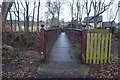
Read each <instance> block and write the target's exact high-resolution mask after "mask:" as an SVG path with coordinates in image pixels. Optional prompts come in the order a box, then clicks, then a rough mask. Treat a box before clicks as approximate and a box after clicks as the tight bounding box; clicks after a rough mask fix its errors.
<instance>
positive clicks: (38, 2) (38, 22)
mask: <svg viewBox="0 0 120 80" xmlns="http://www.w3.org/2000/svg"><path fill="white" fill-rule="evenodd" d="M39 8H40V0H39V2H38V13H37V32H39Z"/></svg>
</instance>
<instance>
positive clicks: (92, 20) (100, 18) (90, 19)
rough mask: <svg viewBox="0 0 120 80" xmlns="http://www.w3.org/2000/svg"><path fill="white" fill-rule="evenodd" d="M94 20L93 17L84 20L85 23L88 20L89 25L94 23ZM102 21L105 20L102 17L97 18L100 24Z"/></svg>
mask: <svg viewBox="0 0 120 80" xmlns="http://www.w3.org/2000/svg"><path fill="white" fill-rule="evenodd" d="M92 18H93V16H90V17H85V18H84V21H83V22H84V23H87V19H88V20H89V23H94V18H93V19H92ZM102 19H103V17H102V16H98V17H97V20H98V22H102Z"/></svg>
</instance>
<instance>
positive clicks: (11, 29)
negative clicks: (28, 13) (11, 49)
mask: <svg viewBox="0 0 120 80" xmlns="http://www.w3.org/2000/svg"><path fill="white" fill-rule="evenodd" d="M9 13H10V32H11V31H12V32H13V28H12V14H11V12H10V11H9Z"/></svg>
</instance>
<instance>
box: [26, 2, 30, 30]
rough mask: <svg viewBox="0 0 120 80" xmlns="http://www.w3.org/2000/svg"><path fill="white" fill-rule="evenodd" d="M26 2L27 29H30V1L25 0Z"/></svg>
mask: <svg viewBox="0 0 120 80" xmlns="http://www.w3.org/2000/svg"><path fill="white" fill-rule="evenodd" d="M25 4H26V22H25V23H26V31H27V32H28V31H29V1H26V2H25Z"/></svg>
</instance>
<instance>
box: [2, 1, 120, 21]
mask: <svg viewBox="0 0 120 80" xmlns="http://www.w3.org/2000/svg"><path fill="white" fill-rule="evenodd" d="M21 1H22V2H24V0H21ZM29 1H30V2H31V5H30V8H29V12H30V13H31V12H32V10H33V3H34V0H29ZM36 1H38V0H36ZM40 1H41V6H40V13H39V14H40V20H45V16H46V15H45V12H46V11H47V8H46V7H45V6H46V2H47V1H48V0H40ZM51 1H54V0H51ZM63 1H64V4H63V5H62V9H61V14H60V19H64V21H66V22H67V21H70V20H71V17H70V9H69V6H68V3H69V2H70V1H72V0H63ZM80 1H81V3H82V1H84V0H80ZM88 1H90V0H88ZM96 1H98V0H96ZM101 1H104V0H101ZM110 1H111V0H105V4H108V3H109V2H110ZM119 1H120V0H114V4H113V5H112V6H111V7H110V9H109V10H107V11H105V12H104V13H103V14H102V15H103V21H108V20H110V17H113V15H114V14H115V12H116V10H117V8H118V2H119ZM1 2H2V0H0V3H1ZM36 4H37V3H36ZM37 5H38V4H37ZM21 9H22V6H21ZM92 11H93V10H92ZM110 11H111V12H110ZM21 12H22V13H23V10H21ZM109 12H110V14H109ZM35 13H36V15H37V8H36V12H35ZM108 14H109V15H108ZM36 15H35V16H36ZM92 15H93V13H92V12H91V14H90V16H92ZM13 16H14V15H13ZM85 16H86V12H85V11H84V14H83V16H82V17H83V19H84V17H85ZM21 17H23V15H21ZM115 21H116V22H118V16H117V18H116V20H115Z"/></svg>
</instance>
